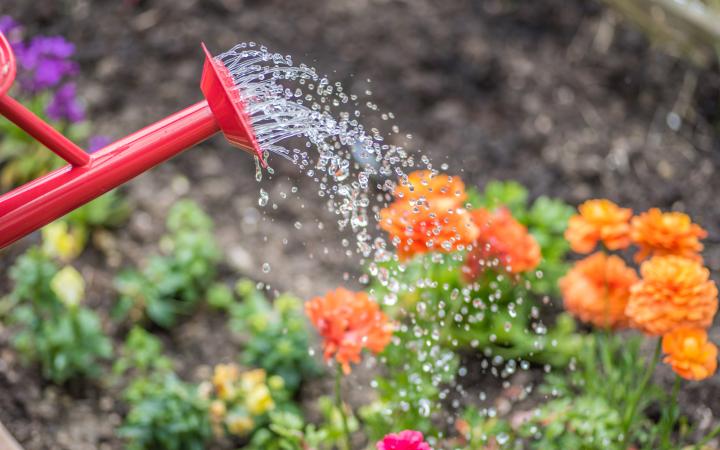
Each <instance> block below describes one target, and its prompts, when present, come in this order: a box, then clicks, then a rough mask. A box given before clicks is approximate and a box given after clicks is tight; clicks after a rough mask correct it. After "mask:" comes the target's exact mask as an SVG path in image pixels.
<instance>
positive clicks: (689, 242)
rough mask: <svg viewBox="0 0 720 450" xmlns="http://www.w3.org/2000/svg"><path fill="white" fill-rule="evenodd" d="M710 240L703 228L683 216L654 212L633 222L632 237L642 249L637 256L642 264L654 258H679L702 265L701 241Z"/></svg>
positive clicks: (679, 213)
mask: <svg viewBox="0 0 720 450" xmlns="http://www.w3.org/2000/svg"><path fill="white" fill-rule="evenodd" d="M706 236H707V232H706V231H705V230H703V229H702V228H701V227H700V225H697V224H694V223H693V222H692V220H690V216H688V215H687V214H684V213H681V212H667V213H663V212H661V211H660V210H659V209H657V208H652V209H650V210H648V211H647V212H644V213H642V214H640V215H639V216H637V217H634V218H633V220H632V231H631V237H632V240H633V242H635V243H636V244H637V245H638V247H640V250H639V251H638V252H637V254H636V255H635V260H636V261H638V262H640V261H642V260H644V259H645V258H647V257H648V256H651V255H652V256H662V255H678V256H684V257H686V258H692V259H697V260H698V261H701V260H702V258H701V257H700V255H699V253H700V252H701V251H702V249H703V245H702V244H701V243H700V239H703V238H705V237H706Z"/></svg>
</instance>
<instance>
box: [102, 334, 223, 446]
mask: <svg viewBox="0 0 720 450" xmlns="http://www.w3.org/2000/svg"><path fill="white" fill-rule="evenodd" d="M113 373H114V374H115V375H116V376H122V375H131V376H132V377H133V378H132V381H131V382H130V383H129V384H128V385H127V386H126V387H125V389H124V392H123V398H124V399H125V401H126V402H127V404H128V407H129V411H128V414H127V416H126V417H125V420H124V422H123V425H122V426H121V427H120V428H119V429H118V430H117V434H118V436H120V437H121V438H123V439H124V440H125V441H126V448H127V449H129V450H155V449H160V448H162V449H168V450H200V449H204V448H206V444H207V443H208V442H209V440H210V438H211V428H210V421H209V417H208V408H209V401H208V400H207V398H205V397H203V396H202V395H201V394H200V392H199V390H198V388H197V386H196V385H193V384H189V383H185V382H183V381H181V380H180V379H179V378H178V377H177V375H175V373H174V372H173V364H172V361H171V360H170V359H169V358H168V357H166V356H164V355H163V345H162V342H160V340H159V339H158V338H157V337H155V336H153V335H152V334H150V333H148V332H147V331H145V330H143V329H142V328H140V327H137V326H136V327H134V328H132V329H131V330H130V332H129V333H128V335H127V338H126V339H125V343H124V344H123V346H122V348H121V350H120V352H119V358H118V360H117V361H116V362H115V365H114V366H113Z"/></svg>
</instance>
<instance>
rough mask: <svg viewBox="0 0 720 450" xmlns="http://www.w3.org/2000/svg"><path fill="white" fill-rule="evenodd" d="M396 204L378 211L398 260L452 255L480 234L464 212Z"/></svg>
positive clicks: (429, 205)
mask: <svg viewBox="0 0 720 450" xmlns="http://www.w3.org/2000/svg"><path fill="white" fill-rule="evenodd" d="M443 203H445V202H444V201H442V200H441V201H436V200H435V199H432V200H430V201H429V202H428V203H426V204H420V203H415V202H413V201H410V202H406V201H395V202H393V204H392V205H390V206H389V207H388V208H385V209H383V210H381V211H380V227H381V228H382V229H383V230H385V231H387V232H388V234H389V235H390V239H391V240H392V242H393V244H394V245H395V247H397V250H398V256H399V257H400V259H407V258H410V257H413V256H415V255H420V254H423V253H428V252H431V251H440V252H452V251H455V250H460V249H462V248H464V247H465V246H467V245H470V244H471V243H472V242H473V241H474V240H475V238H477V237H478V234H479V233H480V232H479V230H478V227H477V226H476V225H475V224H474V223H473V221H472V218H471V217H470V213H469V212H468V211H467V210H465V209H463V208H456V207H451V208H447V207H446V206H441V205H442V204H443Z"/></svg>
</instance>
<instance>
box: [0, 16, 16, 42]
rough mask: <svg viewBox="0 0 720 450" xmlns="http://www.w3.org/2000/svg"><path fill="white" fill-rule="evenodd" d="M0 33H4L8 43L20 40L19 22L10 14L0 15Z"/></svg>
mask: <svg viewBox="0 0 720 450" xmlns="http://www.w3.org/2000/svg"><path fill="white" fill-rule="evenodd" d="M0 33H2V34H4V35H5V37H6V38H7V39H8V41H9V42H10V44H15V43H17V42H20V24H18V23H17V22H15V20H14V19H13V18H12V17H10V16H0Z"/></svg>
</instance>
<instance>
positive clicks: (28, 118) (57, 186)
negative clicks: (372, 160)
mask: <svg viewBox="0 0 720 450" xmlns="http://www.w3.org/2000/svg"><path fill="white" fill-rule="evenodd" d="M202 48H203V51H204V52H205V65H204V67H203V72H202V78H201V82H200V89H201V91H202V92H203V94H204V95H205V100H204V101H201V102H198V103H196V104H194V105H191V106H189V107H187V108H185V109H183V110H182V111H178V112H176V113H175V114H172V115H170V116H168V117H166V118H164V119H162V120H159V121H158V122H156V123H154V124H152V125H149V126H147V127H145V128H143V129H141V130H139V131H137V132H135V133H133V134H131V135H129V136H126V137H124V138H122V139H119V140H118V141H116V142H113V143H112V144H110V145H108V146H106V147H105V148H102V149H100V150H99V151H97V152H96V153H93V154H92V155H89V154H88V153H86V152H85V151H84V150H82V149H81V148H79V147H78V146H77V145H75V144H74V143H73V142H72V141H70V140H69V139H67V138H66V137H65V136H63V135H62V134H61V133H59V132H58V131H57V130H55V129H54V128H53V127H52V126H50V125H49V124H48V123H46V122H44V121H43V120H42V119H41V118H39V117H37V116H36V115H34V114H33V113H32V112H31V111H29V110H28V109H27V108H25V107H24V106H23V105H21V104H20V103H18V102H17V101H15V100H14V99H12V98H11V97H10V96H9V95H7V92H8V90H9V88H10V86H11V84H12V82H13V80H14V78H15V59H14V56H13V52H12V48H11V47H10V44H9V43H8V41H7V39H5V37H4V36H3V35H2V33H0V114H2V115H4V116H5V117H7V118H8V119H10V120H11V121H12V122H14V123H15V124H16V125H18V126H19V127H20V128H22V129H23V130H25V131H26V132H27V133H28V134H30V135H31V136H33V137H34V138H36V139H37V140H38V141H40V142H41V143H43V144H44V145H45V146H46V147H48V148H49V149H50V150H52V151H53V152H55V153H56V154H57V155H58V156H60V157H61V158H63V159H65V161H67V162H68V163H69V165H67V166H65V167H62V168H60V169H57V170H55V171H53V172H50V173H49V174H47V175H45V176H44V177H41V178H38V179H37V180H34V181H31V182H29V183H26V184H24V185H22V186H20V187H18V188H16V189H14V190H12V191H10V192H7V193H5V194H2V195H0V248H3V247H5V246H7V245H9V244H11V243H12V242H14V241H16V240H18V239H20V238H21V237H23V236H25V235H27V234H29V233H31V232H33V231H35V230H36V229H38V228H40V227H42V226H44V225H46V224H48V223H49V222H52V221H53V220H55V219H57V218H59V217H61V216H63V215H65V214H67V213H68V212H70V211H72V210H73V209H75V208H78V207H80V206H82V205H83V204H85V203H87V202H89V201H91V200H93V199H94V198H96V197H98V196H100V195H102V194H104V193H106V192H108V191H110V190H111V189H114V188H116V187H118V186H120V185H121V184H123V183H125V182H126V181H128V180H130V179H132V178H134V177H136V176H137V175H140V174H141V173H143V172H145V171H147V170H148V169H150V168H152V167H154V166H155V165H157V164H159V163H161V162H164V161H166V160H167V159H169V158H171V157H173V156H175V155H177V154H178V153H180V152H182V151H184V150H186V149H188V148H190V147H193V146H195V145H197V144H199V143H200V142H202V141H204V140H205V139H207V138H209V137H210V136H212V135H213V134H215V133H218V132H222V133H223V134H224V135H225V137H226V138H227V140H228V141H229V142H230V143H231V144H232V145H234V146H236V147H239V148H241V149H243V150H245V151H247V152H248V153H250V154H252V155H254V156H255V157H257V158H258V160H259V161H260V163H261V164H262V165H263V166H266V162H265V160H264V159H263V154H262V151H261V150H260V146H259V145H258V142H257V139H256V138H255V134H254V132H253V129H252V125H251V121H250V117H249V115H248V114H247V112H246V109H245V103H244V102H243V99H242V98H241V95H240V93H239V92H238V91H237V89H236V88H235V86H234V82H233V79H232V75H231V74H230V72H229V71H228V69H227V68H226V67H225V65H224V64H223V63H222V61H220V60H218V59H215V58H214V57H213V56H212V55H211V54H210V53H209V52H208V50H207V48H206V47H205V45H204V44H203V45H202Z"/></svg>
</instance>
